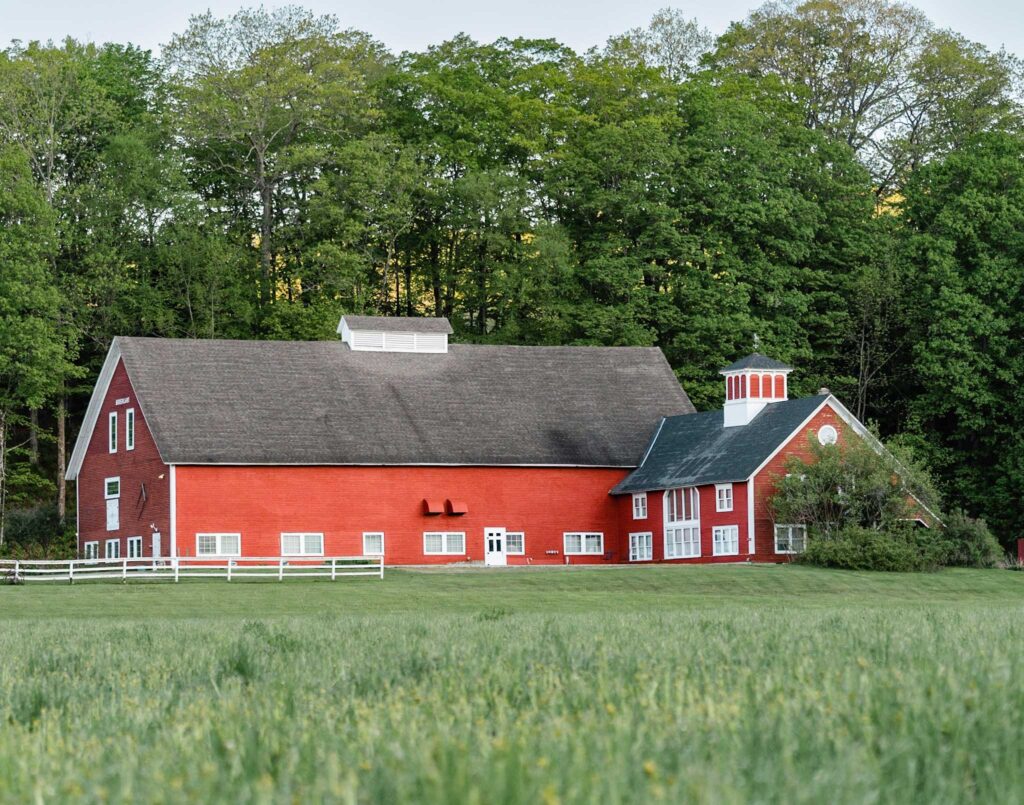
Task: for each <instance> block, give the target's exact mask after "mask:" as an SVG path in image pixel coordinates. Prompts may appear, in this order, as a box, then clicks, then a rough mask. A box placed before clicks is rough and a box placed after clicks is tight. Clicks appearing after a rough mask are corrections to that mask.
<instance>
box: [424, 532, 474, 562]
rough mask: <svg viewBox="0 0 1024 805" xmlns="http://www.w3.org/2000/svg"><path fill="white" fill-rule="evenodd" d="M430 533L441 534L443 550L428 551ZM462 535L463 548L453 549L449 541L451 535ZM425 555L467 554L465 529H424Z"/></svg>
mask: <svg viewBox="0 0 1024 805" xmlns="http://www.w3.org/2000/svg"><path fill="white" fill-rule="evenodd" d="M428 534H440V535H441V550H439V551H428V550H427V535H428ZM455 536H458V537H462V550H461V551H453V550H451V546H450V545H449V542H450V540H451V537H455ZM423 555H424V556H465V555H466V532H465V531H424V532H423Z"/></svg>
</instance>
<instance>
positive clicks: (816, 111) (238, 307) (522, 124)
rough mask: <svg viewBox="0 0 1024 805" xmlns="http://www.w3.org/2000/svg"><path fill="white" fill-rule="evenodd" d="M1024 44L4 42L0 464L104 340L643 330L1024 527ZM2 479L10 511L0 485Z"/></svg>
mask: <svg viewBox="0 0 1024 805" xmlns="http://www.w3.org/2000/svg"><path fill="white" fill-rule="evenodd" d="M1019 72H1020V71H1019V66H1018V63H1017V62H1016V60H1015V59H1014V58H1012V57H1011V56H1009V55H1008V54H1005V53H991V52H989V51H987V50H985V49H984V48H983V47H981V46H980V45H977V44H975V43H972V42H969V41H967V40H965V39H964V38H962V37H960V36H958V35H957V34H955V33H953V32H950V31H940V30H937V29H936V28H935V27H934V26H933V25H931V24H930V23H929V22H928V20H927V19H926V18H925V17H924V16H923V15H921V14H920V13H919V12H917V11H916V10H914V9H911V8H909V7H906V6H903V5H898V4H893V3H888V2H885V0H858V2H857V3H838V2H830V1H828V0H813V1H812V2H808V3H803V4H800V5H795V4H769V5H768V6H765V7H763V8H761V9H759V10H758V11H756V12H753V13H752V14H751V15H750V17H748V18H747V19H746V20H744V21H743V22H741V23H737V24H735V25H733V26H732V27H731V28H730V29H729V30H728V31H727V32H726V33H725V35H723V36H722V37H720V38H719V39H718V40H717V41H716V40H714V39H713V38H712V37H710V36H709V35H708V34H707V32H706V31H704V30H703V29H701V28H700V26H699V24H698V23H697V22H696V21H692V20H686V19H684V18H683V17H682V16H681V15H680V14H678V12H673V11H671V10H665V11H663V12H659V14H658V15H656V17H655V18H654V20H652V22H651V25H650V26H649V27H648V28H646V29H640V30H634V31H629V32H627V33H625V34H623V35H622V36H619V37H614V38H613V39H612V40H610V41H609V43H608V44H607V46H606V47H604V48H603V49H597V48H595V49H593V50H591V51H588V52H587V53H583V54H580V53H576V52H573V51H572V50H571V49H569V48H566V47H564V46H562V45H560V44H559V43H557V42H554V41H550V40H523V39H515V40H512V39H500V40H498V41H496V42H494V43H491V44H482V43H478V42H475V41H473V40H471V39H470V38H468V37H465V36H459V37H456V38H454V39H452V40H450V41H447V42H444V43H441V44H439V45H437V46H435V47H431V48H429V49H427V50H426V51H425V52H422V53H402V54H394V53H391V52H389V51H388V50H387V48H386V47H385V46H384V45H383V44H381V43H380V42H377V41H375V40H374V39H373V38H372V37H371V36H369V35H368V34H365V33H362V32H359V31H352V30H344V29H343V28H341V27H340V25H339V24H338V22H337V20H335V19H334V18H332V17H318V16H316V15H314V14H312V13H309V12H307V11H305V10H303V9H301V8H294V7H288V8H285V9H282V10H279V11H272V12H271V11H265V10H262V9H261V10H242V11H240V12H238V14H236V15H234V16H233V17H230V18H227V19H219V18H216V17H213V16H211V15H209V14H207V15H202V16H199V17H195V18H193V19H192V20H191V22H190V25H189V27H188V29H187V30H186V31H184V32H182V33H180V34H178V35H175V36H173V37H172V38H171V39H170V41H169V42H168V44H167V45H166V46H165V47H164V48H163V49H162V52H161V54H160V56H159V58H158V57H155V56H154V55H153V54H151V53H149V52H146V51H143V50H140V49H138V48H136V47H134V46H132V45H120V44H105V45H102V46H98V45H93V44H83V43H79V42H75V41H72V40H67V41H65V42H63V43H60V44H40V43H30V44H28V45H22V44H20V43H13V44H12V45H11V46H10V47H8V48H7V49H6V50H5V51H3V52H2V53H0V218H2V219H3V224H4V227H3V231H2V232H0V263H2V264H0V272H2V273H0V489H2V490H4V494H6V496H7V503H6V505H7V506H8V507H10V506H11V505H14V506H24V505H29V504H32V503H34V502H38V501H43V500H53V501H56V502H57V505H58V506H59V508H60V510H61V512H63V511H64V510H65V508H66V507H67V498H66V494H65V491H64V485H63V482H62V481H61V480H60V479H61V477H62V475H63V469H64V466H65V463H66V456H67V452H68V444H69V442H70V441H71V440H72V439H73V438H74V435H75V433H76V431H77V428H78V424H79V422H80V418H81V414H82V411H83V409H84V406H85V403H86V402H87V399H88V392H89V390H90V388H91V383H92V381H93V379H94V378H95V375H96V372H97V370H98V367H99V364H100V362H101V361H102V358H103V355H104V353H105V350H106V349H107V347H108V346H109V343H110V341H111V339H112V338H113V337H114V336H115V335H120V334H124V335H136V334H137V335H159V336H172V337H197V338H214V337H219V338H298V339H319V338H331V337H333V332H334V327H335V325H336V324H337V320H338V317H339V316H340V315H341V314H342V313H344V312H365V313H382V314H388V315H403V316H422V315H428V316H432V315H444V316H447V317H449V318H450V319H451V320H452V323H453V326H454V327H455V329H456V333H457V337H458V338H459V339H461V340H464V341H481V342H500V343H525V344H645V345H646V344H657V345H659V346H661V347H662V348H663V349H664V350H665V353H666V354H667V355H668V357H669V360H670V361H671V363H672V365H673V366H674V367H675V368H676V371H677V373H678V375H679V377H680V379H681V381H682V382H683V383H684V384H685V386H686V388H687V390H688V391H689V392H690V395H691V397H692V398H693V399H694V401H695V403H696V404H697V405H698V406H700V407H711V406H715V405H718V404H719V403H720V401H721V400H720V398H721V388H720V381H719V378H718V376H717V374H716V370H717V368H718V367H719V366H720V365H723V364H724V363H726V362H728V361H730V360H732V359H734V358H735V357H737V356H738V355H740V354H744V353H746V352H749V351H750V350H751V349H753V348H754V346H755V345H758V346H759V348H760V349H761V350H762V351H765V352H768V353H770V354H772V355H774V356H777V357H779V358H781V359H784V360H787V361H790V362H791V363H793V364H794V365H795V366H796V367H797V368H798V370H799V371H798V372H797V374H796V375H794V378H795V384H794V386H795V388H794V391H795V392H797V393H806V392H809V391H813V390H815V389H817V388H818V387H819V386H822V385H826V386H829V387H830V388H832V389H833V390H834V391H835V392H837V393H838V394H839V395H840V396H841V397H842V398H843V399H844V400H846V401H847V402H848V403H849V405H850V406H851V407H852V408H853V409H854V410H855V411H856V413H857V414H858V415H860V416H861V417H863V418H865V419H868V420H873V421H875V422H877V424H878V426H879V428H880V429H881V431H882V432H883V433H893V432H896V431H906V432H908V433H909V434H910V435H911V437H912V438H914V439H916V440H917V441H918V442H919V444H920V445H921V448H922V450H923V451H924V452H925V454H926V455H927V457H928V459H929V460H931V461H932V462H933V463H934V465H935V467H936V468H937V469H938V471H939V473H940V477H941V478H942V480H943V484H944V491H945V492H946V494H947V495H948V496H949V498H950V501H951V502H952V503H956V504H958V505H962V506H964V507H965V508H967V509H968V510H969V511H970V512H972V513H974V514H981V515H985V516H986V517H987V518H988V519H989V521H990V522H991V523H992V524H993V525H994V526H995V527H996V528H997V529H998V530H999V533H1000V535H1001V536H1002V537H1003V539H1004V540H1008V539H1010V538H1011V537H1015V536H1017V535H1018V533H1022V532H1024V515H1022V514H1021V513H1019V511H1017V510H1016V509H1017V507H1016V506H1012V505H1009V504H1010V502H1011V501H1016V500H1017V499H1018V498H1019V495H1018V494H1017V490H1019V489H1020V488H1021V483H1022V482H1024V459H1021V458H1020V456H1021V451H1020V450H1019V449H1017V448H1016V446H1017V445H1019V443H1020V441H1021V437H1020V436H1019V434H1018V433H1017V432H1016V428H1015V425H1016V424H1017V423H1018V422H1019V421H1020V419H1021V412H1022V410H1024V401H1022V397H1021V395H1020V391H1019V389H1020V388H1021V383H1022V381H1024V363H1022V359H1021V352H1020V349H1019V347H1018V344H1019V343H1020V341H1021V336H1022V335H1024V320H1022V318H1021V314H1020V313H1019V311H1020V309H1021V305H1020V303H1019V300H1018V298H1017V297H1018V296H1019V295H1020V292H1021V288H1022V284H1024V275H1022V271H1021V265H1022V259H1024V241H1022V240H1021V238H1022V237H1024V235H1022V233H1024V226H1021V224H1022V220H1021V219H1022V216H1024V162H1022V157H1024V136H1022V134H1021V129H1020V120H1021V117H1020V106H1019V103H1018V101H1019V95H1018V86H1019V84H1018V79H1019ZM2 505H3V504H0V507H2Z"/></svg>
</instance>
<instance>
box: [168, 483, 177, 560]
mask: <svg viewBox="0 0 1024 805" xmlns="http://www.w3.org/2000/svg"><path fill="white" fill-rule="evenodd" d="M175 469H176V467H175V466H174V464H171V469H170V472H171V477H170V481H169V486H170V498H171V524H170V525H171V527H170V532H171V546H170V548H171V558H172V559H176V558H177V556H178V484H177V479H176V477H175V474H174V470H175Z"/></svg>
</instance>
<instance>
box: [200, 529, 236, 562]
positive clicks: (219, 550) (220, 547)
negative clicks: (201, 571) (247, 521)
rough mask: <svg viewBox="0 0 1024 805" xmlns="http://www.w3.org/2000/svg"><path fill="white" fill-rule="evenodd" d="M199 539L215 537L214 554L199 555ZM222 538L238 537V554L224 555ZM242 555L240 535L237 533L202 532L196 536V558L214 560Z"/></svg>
mask: <svg viewBox="0 0 1024 805" xmlns="http://www.w3.org/2000/svg"><path fill="white" fill-rule="evenodd" d="M200 537H216V538H217V551H216V552H215V553H199V538H200ZM224 537H238V552H237V553H224ZM241 555H242V534H241V532H239V531H218V532H212V531H203V532H200V533H197V534H196V556H197V557H202V558H213V559H216V558H217V557H219V556H241Z"/></svg>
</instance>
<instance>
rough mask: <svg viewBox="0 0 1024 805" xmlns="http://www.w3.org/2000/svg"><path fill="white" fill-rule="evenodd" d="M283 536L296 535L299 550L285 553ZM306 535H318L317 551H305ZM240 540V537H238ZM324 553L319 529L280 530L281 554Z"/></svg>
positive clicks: (318, 554)
mask: <svg viewBox="0 0 1024 805" xmlns="http://www.w3.org/2000/svg"><path fill="white" fill-rule="evenodd" d="M285 537H298V538H299V552H298V553H293V552H289V553H285V550H284V540H285ZM306 537H320V550H319V551H307V550H306ZM239 540H241V537H239ZM323 555H324V535H323V532H321V531H282V532H281V556H323Z"/></svg>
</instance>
